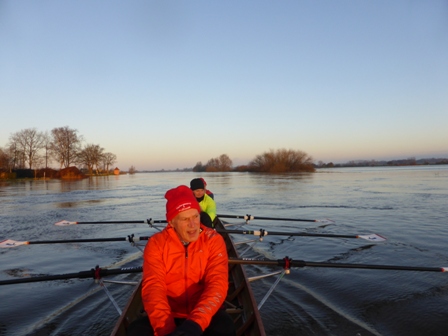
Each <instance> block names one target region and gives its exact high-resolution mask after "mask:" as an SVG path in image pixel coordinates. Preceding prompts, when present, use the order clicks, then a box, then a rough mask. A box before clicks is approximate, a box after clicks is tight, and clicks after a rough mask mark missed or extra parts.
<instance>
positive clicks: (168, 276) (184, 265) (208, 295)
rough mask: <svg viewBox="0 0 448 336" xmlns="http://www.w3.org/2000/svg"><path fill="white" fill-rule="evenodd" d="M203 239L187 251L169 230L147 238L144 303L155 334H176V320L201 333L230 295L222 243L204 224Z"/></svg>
mask: <svg viewBox="0 0 448 336" xmlns="http://www.w3.org/2000/svg"><path fill="white" fill-rule="evenodd" d="M201 229H202V232H201V233H200V234H199V239H198V240H197V241H195V242H193V243H190V244H189V245H188V246H184V245H183V244H182V242H181V241H180V239H179V238H178V236H177V234H176V232H175V231H174V229H173V228H172V227H171V226H169V225H168V226H167V227H166V228H165V229H164V230H163V231H162V232H159V233H156V234H154V235H153V236H152V237H151V239H149V241H148V243H147V245H146V248H145V252H144V261H143V284H142V299H143V305H144V308H145V311H146V312H147V313H148V316H149V320H150V321H151V325H152V327H153V329H154V332H155V335H156V336H157V335H166V334H169V333H170V332H172V331H174V329H175V328H176V326H175V324H174V318H175V317H181V318H188V319H189V320H193V321H194V322H196V323H198V324H199V325H200V326H201V328H202V330H205V329H206V328H207V327H208V325H209V324H210V320H211V318H212V317H213V315H214V314H215V313H216V312H217V311H218V309H219V308H220V307H221V305H222V304H223V303H224V300H225V298H226V295H227V288H228V257H227V250H226V246H225V243H224V239H223V238H222V237H221V235H219V234H218V233H217V232H216V231H214V230H213V229H210V228H207V227H205V226H203V225H201Z"/></svg>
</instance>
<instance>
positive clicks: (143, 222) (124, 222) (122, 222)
mask: <svg viewBox="0 0 448 336" xmlns="http://www.w3.org/2000/svg"><path fill="white" fill-rule="evenodd" d="M145 223H146V221H144V220H141V221H107V222H76V224H145Z"/></svg>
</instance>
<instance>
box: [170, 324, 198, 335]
mask: <svg viewBox="0 0 448 336" xmlns="http://www.w3.org/2000/svg"><path fill="white" fill-rule="evenodd" d="M201 335H202V329H201V327H200V326H199V324H197V323H196V322H194V321H192V320H185V321H184V322H182V324H181V325H180V326H178V327H177V328H176V330H174V331H173V332H172V333H169V334H168V335H166V336H201Z"/></svg>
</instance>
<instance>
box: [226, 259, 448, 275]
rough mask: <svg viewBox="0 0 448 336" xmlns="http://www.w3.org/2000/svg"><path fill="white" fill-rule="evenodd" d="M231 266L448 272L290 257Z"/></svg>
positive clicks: (231, 261)
mask: <svg viewBox="0 0 448 336" xmlns="http://www.w3.org/2000/svg"><path fill="white" fill-rule="evenodd" d="M229 264H249V265H265V266H282V267H284V268H290V267H332V268H361V269H375V270H390V271H417V272H448V267H421V266H395V265H369V264H340V263H328V262H313V261H304V260H292V259H289V258H288V257H286V258H283V259H278V260H257V259H246V258H243V259H238V258H231V259H229Z"/></svg>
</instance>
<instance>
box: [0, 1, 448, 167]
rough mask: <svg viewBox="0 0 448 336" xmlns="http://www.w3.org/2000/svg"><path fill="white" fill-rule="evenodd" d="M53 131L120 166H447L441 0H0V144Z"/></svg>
mask: <svg viewBox="0 0 448 336" xmlns="http://www.w3.org/2000/svg"><path fill="white" fill-rule="evenodd" d="M62 126H69V127H70V128H73V129H76V130H78V133H79V134H80V135H82V136H83V137H84V140H85V143H86V144H98V145H100V146H101V147H104V149H105V150H106V151H107V152H112V153H114V154H116V155H117V157H118V162H117V164H116V165H117V166H118V167H120V168H121V169H123V170H127V169H128V168H129V167H130V166H131V165H134V166H135V167H136V168H137V169H138V170H146V169H150V170H155V169H162V168H163V169H175V168H185V167H193V166H194V165H195V164H196V163H197V162H198V161H201V162H202V163H203V164H205V163H206V162H207V161H208V160H209V159H211V158H215V157H218V156H219V155H221V154H227V155H228V156H229V157H230V158H231V159H232V160H233V163H234V165H240V164H247V163H248V162H249V161H250V160H252V159H253V158H254V157H255V156H256V155H258V154H262V153H264V152H266V151H269V150H270V149H274V150H275V149H280V148H285V149H294V150H301V151H304V152H306V153H308V154H309V155H311V156H312V157H313V159H314V160H315V162H316V163H317V162H318V161H323V162H326V163H328V162H334V163H341V162H347V161H350V160H360V159H368V160H370V159H375V160H383V159H395V158H396V159H401V158H408V157H416V158H424V157H448V1H446V0H428V1H419V0H395V1H390V0H375V1H360V0H344V1H334V0H317V1H316V0H309V1H302V0H291V1H289V0H284V1H264V0H257V1H251V0H244V1H240V0H238V1H236V0H233V1H232V0H230V1H227V0H226V1H205V0H204V1H193V0H188V1H184V0H176V1H150V0H141V1H137V0H133V1H122V0H120V1H117V0H107V1H95V0H76V1H75V0H72V1H70V0H64V1H60V0H39V1H34V0H20V1H17V0H0V147H5V146H6V145H7V143H8V139H9V137H10V135H11V134H12V133H15V132H17V131H20V130H22V129H26V128H34V127H35V128H37V129H38V130H39V131H51V129H53V128H55V127H62Z"/></svg>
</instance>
